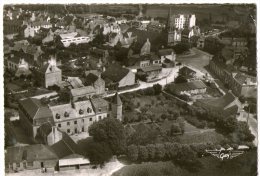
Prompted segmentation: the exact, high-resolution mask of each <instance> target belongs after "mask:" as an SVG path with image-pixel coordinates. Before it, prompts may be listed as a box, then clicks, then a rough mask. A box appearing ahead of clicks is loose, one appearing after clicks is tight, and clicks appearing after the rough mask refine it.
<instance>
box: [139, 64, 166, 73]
mask: <svg viewBox="0 0 260 176" xmlns="http://www.w3.org/2000/svg"><path fill="white" fill-rule="evenodd" d="M140 70H142V71H143V72H151V71H157V70H162V67H161V66H158V65H153V66H149V67H143V68H140Z"/></svg>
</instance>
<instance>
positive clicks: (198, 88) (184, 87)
mask: <svg viewBox="0 0 260 176" xmlns="http://www.w3.org/2000/svg"><path fill="white" fill-rule="evenodd" d="M206 89H207V86H206V85H205V84H204V83H203V82H202V81H192V82H187V83H179V84H173V85H172V90H171V91H172V92H173V93H174V94H176V95H187V96H191V95H196V94H204V93H205V92H206Z"/></svg>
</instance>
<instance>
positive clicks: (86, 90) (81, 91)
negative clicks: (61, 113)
mask: <svg viewBox="0 0 260 176" xmlns="http://www.w3.org/2000/svg"><path fill="white" fill-rule="evenodd" d="M70 92H71V95H72V96H73V97H75V96H80V95H88V94H93V93H95V92H96V90H95V88H94V87H93V86H85V87H80V88H76V89H71V90H70Z"/></svg>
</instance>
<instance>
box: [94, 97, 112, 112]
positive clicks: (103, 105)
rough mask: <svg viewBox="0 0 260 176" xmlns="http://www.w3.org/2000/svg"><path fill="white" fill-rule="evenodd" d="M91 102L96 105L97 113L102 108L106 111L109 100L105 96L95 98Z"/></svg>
mask: <svg viewBox="0 0 260 176" xmlns="http://www.w3.org/2000/svg"><path fill="white" fill-rule="evenodd" d="M91 103H92V105H93V107H94V110H95V112H96V113H97V111H98V109H99V108H100V109H101V111H102V112H106V111H107V108H108V102H107V101H106V100H104V99H103V98H93V99H91Z"/></svg>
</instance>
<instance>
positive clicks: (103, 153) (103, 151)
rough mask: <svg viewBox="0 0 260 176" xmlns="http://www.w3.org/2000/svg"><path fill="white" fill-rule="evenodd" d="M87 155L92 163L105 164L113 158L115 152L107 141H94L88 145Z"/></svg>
mask: <svg viewBox="0 0 260 176" xmlns="http://www.w3.org/2000/svg"><path fill="white" fill-rule="evenodd" d="M87 156H88V158H89V160H90V162H91V163H92V164H100V165H103V164H104V163H105V162H107V161H109V160H110V159H111V158H112V156H113V154H112V151H111V150H110V148H109V146H108V145H107V144H106V143H102V142H95V141H93V142H92V143H90V144H89V146H88V149H87Z"/></svg>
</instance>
